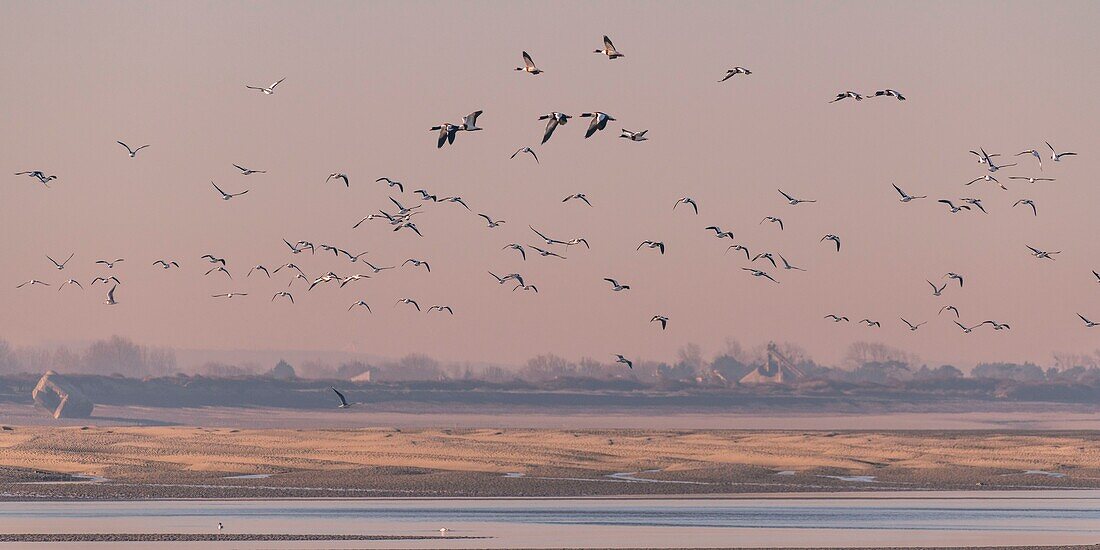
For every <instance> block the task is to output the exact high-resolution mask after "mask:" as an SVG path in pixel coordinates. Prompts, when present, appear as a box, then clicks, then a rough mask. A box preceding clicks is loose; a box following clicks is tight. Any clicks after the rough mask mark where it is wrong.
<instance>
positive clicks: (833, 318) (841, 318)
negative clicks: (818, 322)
mask: <svg viewBox="0 0 1100 550" xmlns="http://www.w3.org/2000/svg"><path fill="white" fill-rule="evenodd" d="M823 319H829V320H831V321H832V322H834V323H839V322H841V321H844V322H845V323H847V322H849V321H848V318H847V317H845V316H843V315H837V314H835V313H830V314H828V315H826V316H825V317H823Z"/></svg>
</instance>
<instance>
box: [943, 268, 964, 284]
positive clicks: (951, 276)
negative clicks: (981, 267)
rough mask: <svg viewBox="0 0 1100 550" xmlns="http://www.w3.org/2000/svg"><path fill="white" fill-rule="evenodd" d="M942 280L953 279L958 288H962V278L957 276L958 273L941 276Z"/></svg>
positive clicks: (949, 272)
mask: <svg viewBox="0 0 1100 550" xmlns="http://www.w3.org/2000/svg"><path fill="white" fill-rule="evenodd" d="M943 278H944V279H955V280H956V281H958V282H959V288H962V286H963V277H962V275H959V274H958V273H955V272H954V271H948V272H947V274H946V275H944V276H943Z"/></svg>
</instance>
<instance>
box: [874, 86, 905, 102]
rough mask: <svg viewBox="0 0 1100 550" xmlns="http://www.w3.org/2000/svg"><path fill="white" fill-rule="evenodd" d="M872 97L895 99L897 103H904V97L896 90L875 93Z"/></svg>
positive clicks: (887, 89)
mask: <svg viewBox="0 0 1100 550" xmlns="http://www.w3.org/2000/svg"><path fill="white" fill-rule="evenodd" d="M874 97H896V98H897V99H898V101H905V96H903V95H901V93H900V92H898V91H897V90H891V89H890V88H886V89H885V90H879V91H877V92H875V95H874Z"/></svg>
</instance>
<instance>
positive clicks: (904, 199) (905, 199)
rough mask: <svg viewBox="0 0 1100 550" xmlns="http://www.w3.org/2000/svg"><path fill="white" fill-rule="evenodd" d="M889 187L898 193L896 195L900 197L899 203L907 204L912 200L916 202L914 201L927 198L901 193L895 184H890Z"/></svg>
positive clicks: (926, 196)
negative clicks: (892, 187)
mask: <svg viewBox="0 0 1100 550" xmlns="http://www.w3.org/2000/svg"><path fill="white" fill-rule="evenodd" d="M891 185H893V186H894V189H896V190H897V191H898V194H899V195H901V202H909V201H913V200H916V199H927V198H928V195H920V196H913V195H910V194H908V193H906V192H905V191H902V190H901V188H900V187H898V186H897V184H896V183H892V184H891Z"/></svg>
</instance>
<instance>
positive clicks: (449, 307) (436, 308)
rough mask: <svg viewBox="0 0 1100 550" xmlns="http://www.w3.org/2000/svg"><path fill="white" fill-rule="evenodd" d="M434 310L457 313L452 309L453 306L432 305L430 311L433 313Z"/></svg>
mask: <svg viewBox="0 0 1100 550" xmlns="http://www.w3.org/2000/svg"><path fill="white" fill-rule="evenodd" d="M433 311H438V312H440V313H443V312H444V311H446V312H447V313H450V314H451V315H454V314H455V312H454V310H453V309H451V306H432V307H429V308H428V313H431V312H433Z"/></svg>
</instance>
